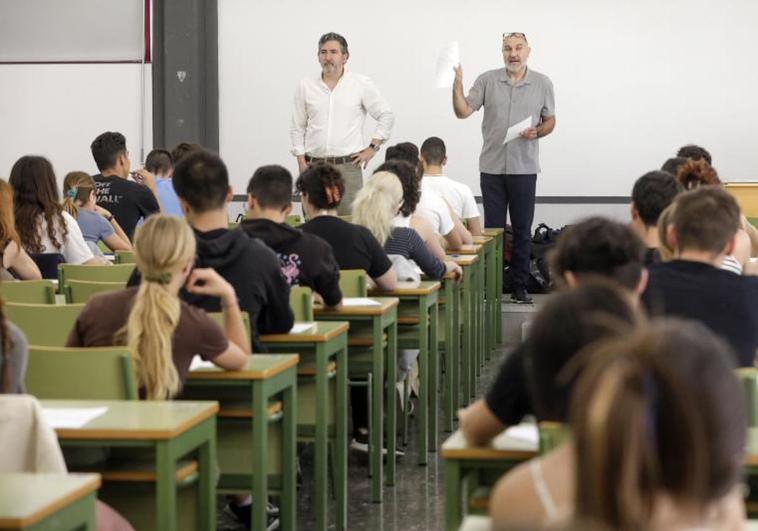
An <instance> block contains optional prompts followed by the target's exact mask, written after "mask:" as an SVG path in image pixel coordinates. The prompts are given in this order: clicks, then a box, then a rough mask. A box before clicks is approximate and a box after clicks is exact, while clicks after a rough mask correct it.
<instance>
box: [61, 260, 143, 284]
mask: <svg viewBox="0 0 758 531" xmlns="http://www.w3.org/2000/svg"><path fill="white" fill-rule="evenodd" d="M133 271H134V264H116V265H110V266H107V265H106V266H87V265H76V264H61V265H60V266H58V287H59V288H60V289H61V290H63V288H65V286H66V283H67V282H68V281H69V280H87V281H89V282H123V283H124V284H126V282H127V281H128V280H129V277H130V276H131V275H132V272H133Z"/></svg>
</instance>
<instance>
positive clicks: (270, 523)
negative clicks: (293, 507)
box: [226, 501, 279, 531]
mask: <svg viewBox="0 0 758 531" xmlns="http://www.w3.org/2000/svg"><path fill="white" fill-rule="evenodd" d="M226 509H227V511H228V512H230V513H231V514H232V516H234V518H236V519H237V521H239V522H240V523H241V524H242V525H244V526H245V528H246V529H250V526H251V525H252V515H251V514H250V511H251V506H250V505H237V504H236V503H235V502H233V501H230V502H229V504H228V505H227V506H226ZM275 529H279V508H278V507H277V506H275V505H274V504H272V503H266V531H274V530H275Z"/></svg>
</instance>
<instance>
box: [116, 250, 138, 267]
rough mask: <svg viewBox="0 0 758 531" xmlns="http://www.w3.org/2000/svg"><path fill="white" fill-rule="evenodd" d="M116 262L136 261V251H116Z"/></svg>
mask: <svg viewBox="0 0 758 531" xmlns="http://www.w3.org/2000/svg"><path fill="white" fill-rule="evenodd" d="M115 263H116V264H133V263H135V259H134V251H116V261H115Z"/></svg>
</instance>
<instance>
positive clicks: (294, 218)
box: [284, 214, 303, 227]
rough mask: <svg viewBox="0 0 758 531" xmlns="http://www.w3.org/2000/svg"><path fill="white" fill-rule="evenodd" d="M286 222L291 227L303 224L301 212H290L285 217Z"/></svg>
mask: <svg viewBox="0 0 758 531" xmlns="http://www.w3.org/2000/svg"><path fill="white" fill-rule="evenodd" d="M284 222H285V223H286V224H287V225H289V226H290V227H297V226H299V225H302V224H303V218H302V217H300V215H299V214H290V215H289V216H287V217H286V218H284Z"/></svg>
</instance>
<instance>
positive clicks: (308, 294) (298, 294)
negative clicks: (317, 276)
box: [290, 286, 313, 322]
mask: <svg viewBox="0 0 758 531" xmlns="http://www.w3.org/2000/svg"><path fill="white" fill-rule="evenodd" d="M290 308H292V314H293V315H294V316H295V321H301V322H311V321H313V292H312V291H311V288H308V287H305V286H292V288H291V289H290Z"/></svg>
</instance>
